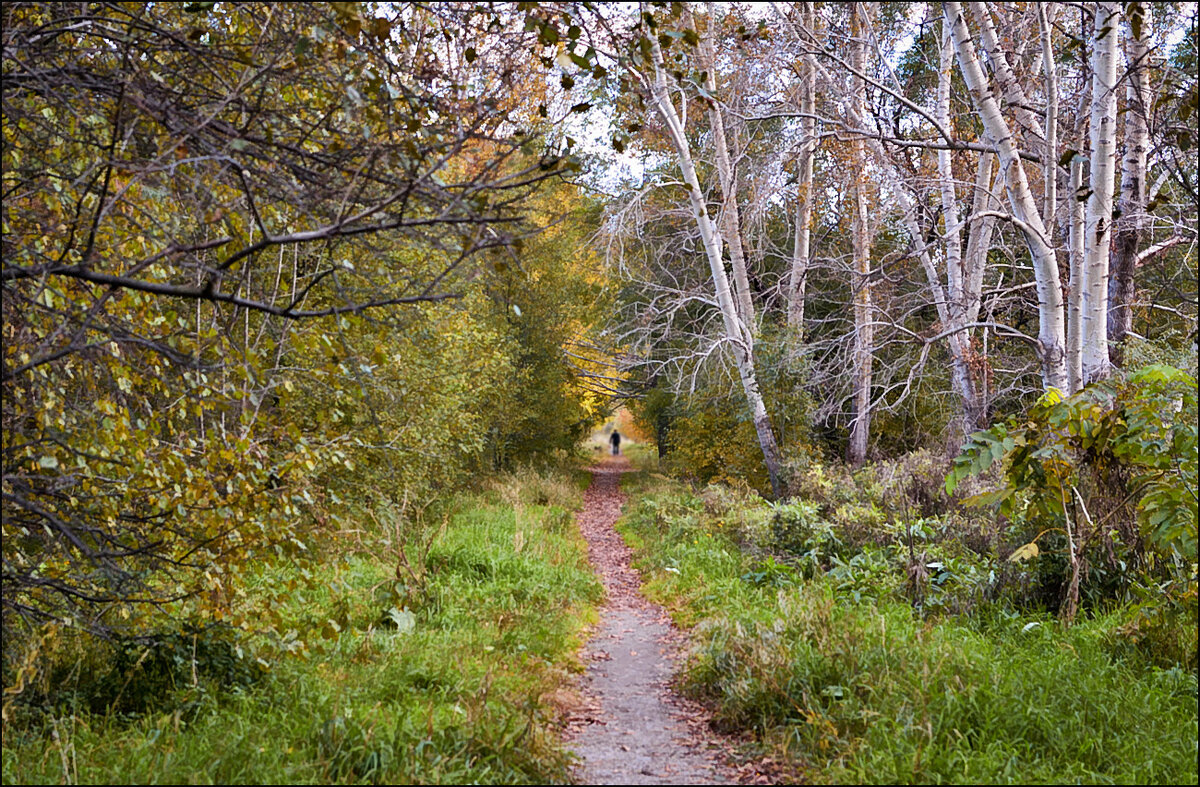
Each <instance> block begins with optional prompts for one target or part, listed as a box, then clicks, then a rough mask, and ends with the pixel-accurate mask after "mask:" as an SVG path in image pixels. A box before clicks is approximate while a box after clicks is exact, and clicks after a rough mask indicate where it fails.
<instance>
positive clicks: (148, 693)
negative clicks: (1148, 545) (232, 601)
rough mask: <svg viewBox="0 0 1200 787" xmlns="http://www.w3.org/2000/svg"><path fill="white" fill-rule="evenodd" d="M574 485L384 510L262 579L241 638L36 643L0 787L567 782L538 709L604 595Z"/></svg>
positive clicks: (529, 481)
mask: <svg viewBox="0 0 1200 787" xmlns="http://www.w3.org/2000/svg"><path fill="white" fill-rule="evenodd" d="M585 482H586V477H585V476H584V475H578V474H575V475H559V476H556V477H551V476H546V475H537V474H533V473H529V472H526V473H521V474H516V475H510V476H504V477H501V478H499V479H496V480H494V481H493V482H492V483H491V484H490V487H491V488H490V489H489V490H488V491H486V492H483V493H480V494H478V495H475V496H473V497H470V498H464V499H462V500H459V501H458V502H457V505H455V506H454V507H453V509H455V510H456V513H451V509H447V510H446V512H445V515H444V517H443V518H441V520H440V521H433V522H431V523H427V524H426V525H425V526H424V527H419V526H418V525H417V524H416V523H414V522H411V521H405V519H404V517H403V516H402V515H401V513H400V512H396V511H388V510H377V511H375V512H373V514H374V520H373V521H372V520H371V517H367V520H368V522H367V523H366V524H364V523H356V525H355V527H347V528H346V529H345V531H344V533H343V535H344V536H346V537H345V538H344V539H343V543H342V547H343V548H341V549H334V548H330V549H328V550H327V551H326V553H325V554H324V555H322V556H321V557H320V559H309V560H305V561H296V560H280V561H277V562H274V563H271V564H262V565H259V566H258V567H257V569H256V571H254V572H252V578H251V581H250V582H249V583H247V585H246V586H245V587H244V588H243V589H242V590H243V594H244V595H243V598H242V600H241V603H243V604H246V605H250V606H255V604H256V600H261V599H269V600H270V602H271V603H270V604H269V605H267V606H266V607H263V606H262V605H261V604H259V605H257V606H256V607H255V608H261V619H260V621H259V625H258V626H255V627H248V628H251V630H250V631H245V630H242V629H241V628H234V627H228V626H227V627H222V628H219V629H208V630H204V631H198V632H191V633H187V632H185V633H183V634H181V635H180V637H179V641H178V642H175V641H174V640H167V639H163V640H162V641H155V642H148V643H146V644H144V645H142V646H141V647H138V646H137V645H136V644H132V643H128V644H126V645H122V646H120V647H114V648H113V649H111V650H110V651H104V652H96V651H95V650H94V649H93V652H92V653H90V654H89V653H86V652H81V651H80V650H79V649H78V648H76V649H74V650H73V649H72V648H71V647H70V646H69V642H70V640H71V637H72V633H71V632H70V631H64V630H57V631H54V632H53V633H52V634H51V633H50V632H47V635H44V636H43V637H42V638H41V639H40V640H39V642H41V649H40V651H38V652H31V654H30V655H31V657H32V658H31V659H27V662H28V663H33V662H35V661H37V660H41V661H42V662H44V663H42V664H41V665H40V666H39V667H38V669H39V670H40V672H39V674H37V675H33V674H31V675H30V677H29V679H28V680H26V681H25V682H24V683H25V691H22V692H20V694H14V695H13V696H9V697H6V704H5V714H6V724H5V726H4V753H3V767H4V780H5V782H8V783H49V782H68V783H71V782H74V783H116V784H125V783H135V784H136V783H150V782H166V783H185V782H186V783H255V782H258V783H330V782H336V783H430V784H459V783H531V782H534V783H538V782H550V781H563V780H565V779H567V778H568V775H569V772H568V767H569V760H568V755H567V754H566V753H565V752H564V751H563V749H562V748H561V745H560V743H559V742H558V737H557V734H556V727H555V722H556V719H555V713H556V710H555V707H554V705H553V703H552V702H551V697H552V696H553V694H554V692H555V691H556V690H557V689H559V688H560V687H561V686H562V684H563V682H564V680H565V679H566V678H567V677H568V674H569V671H570V670H571V669H573V668H576V665H575V664H574V659H575V657H574V655H573V654H574V652H575V651H576V649H577V647H578V645H579V642H578V637H579V633H580V629H581V626H582V625H583V624H584V622H586V620H587V619H588V618H589V616H590V615H591V614H592V613H591V609H592V607H593V605H594V604H595V602H597V601H598V599H599V598H600V594H601V588H600V586H599V584H598V582H597V580H596V579H595V577H594V576H593V574H592V572H591V570H590V568H589V566H588V563H587V559H586V551H585V550H584V548H583V546H582V543H581V541H580V539H579V536H578V534H577V531H575V529H574V528H573V527H572V526H571V523H572V515H571V511H572V510H573V509H574V508H576V507H577V506H578V505H579V504H580V502H581V491H582V488H583V486H584V484H585ZM51 640H53V643H57V644H53V643H52V642H51ZM63 643H68V644H63ZM214 643H217V644H214ZM220 643H226V646H222V645H220ZM52 644H53V647H52ZM209 651H211V653H212V654H213V655H211V656H210V657H207V658H208V661H206V660H205V658H206V656H205V654H206V653H207V652H209ZM218 657H219V658H218ZM209 662H212V664H209ZM231 665H233V666H234V667H236V668H237V669H235V670H234V672H233V674H232V677H230V678H229V679H226V677H225V676H224V673H220V671H219V668H220V669H226V670H228V669H230V668H231ZM237 670H241V672H238V671H237ZM50 673H54V674H53V675H51V674H50ZM51 678H52V679H51ZM39 687H40V688H39ZM118 694H120V695H123V696H125V697H129V696H136V697H137V698H138V699H137V701H135V702H130V701H127V700H123V699H120V698H119V697H118V696H117V695H118ZM114 699H116V701H114Z"/></svg>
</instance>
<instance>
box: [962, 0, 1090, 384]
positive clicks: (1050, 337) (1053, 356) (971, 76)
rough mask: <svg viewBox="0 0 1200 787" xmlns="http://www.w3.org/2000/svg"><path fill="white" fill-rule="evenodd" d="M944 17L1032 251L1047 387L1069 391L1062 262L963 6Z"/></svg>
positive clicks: (1014, 210)
mask: <svg viewBox="0 0 1200 787" xmlns="http://www.w3.org/2000/svg"><path fill="white" fill-rule="evenodd" d="M943 11H944V14H945V18H946V22H947V24H948V25H949V26H950V31H951V35H952V36H953V41H954V50H955V53H956V54H957V56H958V64H959V68H960V70H961V71H962V74H963V80H964V81H965V82H966V84H967V89H968V91H969V92H970V94H971V100H972V102H973V103H974V105H975V109H976V111H977V112H978V114H979V118H980V120H981V121H982V122H983V126H984V130H985V132H986V133H987V135H988V136H989V137H991V138H992V139H993V140H995V143H996V152H997V155H998V156H999V157H1000V168H1001V171H1003V172H1004V179H1005V191H1006V192H1007V194H1008V201H1009V207H1010V208H1011V210H1012V213H1013V219H1014V220H1015V221H1014V223H1015V224H1016V225H1017V227H1018V228H1019V229H1020V230H1021V232H1022V234H1023V236H1024V238H1025V242H1026V244H1027V245H1028V247H1029V253H1030V258H1031V260H1032V262H1033V271H1034V280H1035V282H1036V285H1037V294H1038V354H1039V356H1040V361H1041V365H1042V384H1043V385H1044V386H1045V387H1046V388H1051V387H1053V388H1058V389H1060V390H1061V389H1064V388H1065V387H1066V386H1067V374H1066V364H1065V362H1064V359H1065V350H1064V345H1065V343H1066V342H1065V330H1064V327H1065V326H1064V325H1063V293H1062V285H1061V283H1060V281H1059V276H1058V260H1057V258H1056V257H1055V254H1054V248H1053V246H1052V245H1051V243H1050V240H1049V236H1048V234H1047V232H1046V228H1045V225H1044V224H1043V223H1042V217H1041V214H1040V213H1039V212H1038V208H1037V204H1036V202H1035V201H1034V199H1033V194H1032V193H1031V192H1030V190H1029V180H1028V178H1027V177H1026V174H1025V168H1024V166H1023V165H1022V163H1021V158H1020V154H1019V152H1018V150H1017V147H1016V142H1015V139H1014V138H1013V134H1012V131H1011V129H1010V128H1009V125H1008V122H1007V121H1006V120H1005V119H1004V116H1003V115H1002V114H1001V113H1000V106H999V104H998V103H997V102H996V97H995V96H994V95H993V94H992V91H991V88H990V86H989V85H988V82H987V79H986V77H985V76H984V74H983V67H982V66H981V65H980V63H979V56H978V55H977V54H976V51H975V44H974V43H973V42H972V40H971V36H970V33H969V32H968V31H967V25H966V20H965V19H964V18H963V13H962V7H961V4H959V3H956V2H947V3H943Z"/></svg>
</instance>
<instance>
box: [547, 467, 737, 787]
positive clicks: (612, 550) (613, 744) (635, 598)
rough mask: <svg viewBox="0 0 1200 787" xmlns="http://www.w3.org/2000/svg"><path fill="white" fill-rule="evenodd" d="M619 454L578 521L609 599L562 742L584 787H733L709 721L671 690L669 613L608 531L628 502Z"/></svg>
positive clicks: (678, 640) (673, 653)
mask: <svg viewBox="0 0 1200 787" xmlns="http://www.w3.org/2000/svg"><path fill="white" fill-rule="evenodd" d="M629 469H630V466H629V461H628V460H627V459H626V458H625V457H624V456H615V457H612V458H611V459H609V460H608V461H605V462H603V463H601V464H600V465H598V466H596V467H594V468H592V484H591V486H590V487H589V488H588V490H587V492H586V494H585V495H584V506H583V511H581V512H580V513H579V515H578V516H577V518H576V521H577V522H578V525H579V529H580V531H581V532H582V534H583V536H584V538H585V539H586V540H587V543H588V556H589V558H590V559H591V562H592V565H593V567H594V568H595V569H596V573H597V574H598V575H599V576H600V578H601V580H602V581H603V583H604V588H605V591H606V600H605V603H604V605H603V606H602V607H601V608H600V619H599V622H598V623H597V625H596V626H595V627H594V630H593V636H592V638H591V641H590V642H588V644H587V646H586V647H585V649H584V652H583V660H584V662H585V663H586V664H587V665H588V666H587V675H586V677H585V678H584V680H583V681H582V686H581V687H580V690H581V692H582V694H583V702H582V703H581V705H580V707H579V708H577V709H576V710H575V712H574V713H573V714H572V715H571V718H570V719H569V720H568V728H567V742H568V745H570V746H571V747H572V748H573V749H574V751H575V753H576V754H577V755H578V756H579V758H580V764H579V765H578V767H577V769H576V774H575V775H576V778H577V780H578V781H579V783H581V784H731V783H735V782H738V781H740V779H739V778H738V776H739V774H736V772H734V771H732V770H731V769H729V768H728V767H727V766H726V765H725V764H724V762H723V757H722V749H723V748H726V747H723V746H722V744H721V742H719V741H718V740H716V738H715V736H714V735H713V734H712V733H711V731H710V730H709V727H708V723H707V721H708V719H707V714H706V713H705V711H704V709H703V708H702V707H700V706H699V705H698V704H696V703H694V702H690V701H688V700H686V699H685V698H683V697H680V696H679V695H678V694H677V693H676V692H675V691H673V689H672V687H671V685H670V684H671V680H672V676H673V675H674V673H675V670H676V668H677V666H678V664H679V659H680V657H681V656H680V654H681V651H682V649H683V645H684V641H685V638H684V636H683V635H682V634H681V633H680V632H679V631H678V630H677V629H676V628H675V627H674V626H673V625H672V624H671V620H670V618H669V617H668V616H667V614H666V612H665V611H664V610H663V609H662V607H659V606H658V605H656V604H652V603H650V602H649V601H647V600H646V599H645V597H643V596H642V595H641V593H640V591H639V588H640V586H641V577H640V575H639V573H638V571H637V569H635V568H633V566H632V565H631V564H630V558H631V555H632V553H631V551H630V549H629V547H627V546H626V545H625V542H624V541H623V540H622V539H621V536H620V535H618V534H617V532H616V530H614V529H613V524H614V523H615V522H616V521H617V519H618V518H619V517H620V516H621V506H622V505H623V504H624V502H625V496H624V495H623V494H622V493H621V489H620V480H621V474H622V473H623V472H625V471H627V470H629Z"/></svg>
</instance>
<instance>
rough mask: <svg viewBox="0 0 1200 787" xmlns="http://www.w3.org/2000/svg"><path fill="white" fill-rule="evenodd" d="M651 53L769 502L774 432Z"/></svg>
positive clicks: (679, 127)
mask: <svg viewBox="0 0 1200 787" xmlns="http://www.w3.org/2000/svg"><path fill="white" fill-rule="evenodd" d="M650 44H651V54H652V57H653V63H652V64H651V66H652V67H653V69H654V80H653V84H652V86H651V103H652V104H653V107H654V109H655V111H657V112H658V114H659V116H660V117H661V118H662V120H663V123H664V125H665V126H666V129H667V135H668V136H669V137H670V139H671V143H672V145H673V146H674V148H675V154H676V159H677V160H678V162H679V168H680V170H682V172H683V180H684V183H685V184H686V185H687V188H688V203H689V205H690V207H691V210H692V217H693V218H694V219H695V221H696V227H697V229H698V230H699V232H700V238H701V241H702V243H703V245H704V253H705V256H706V257H707V258H708V265H709V269H710V271H711V272H712V280H713V289H714V290H715V291H716V296H717V305H718V308H719V309H720V311H721V319H722V324H723V325H724V327H725V338H726V339H727V340H728V341H729V343H730V345H731V346H732V348H733V357H734V362H735V363H736V365H737V370H738V376H739V378H740V379H741V382H742V390H743V392H744V393H745V396H746V403H747V405H748V406H749V408H750V412H751V417H752V418H753V420H754V428H755V431H756V432H757V433H758V441H759V446H760V447H761V449H762V452H763V461H764V463H765V464H766V466H767V474H768V476H769V477H770V479H771V490H772V492H773V493H774V495H775V497H777V498H779V497H782V496H783V494H784V489H783V483H782V479H781V474H780V467H781V461H780V456H779V446H778V444H777V443H776V441H775V433H774V431H773V429H772V428H771V421H770V418H769V416H768V414H767V407H766V403H765V402H764V401H763V397H762V392H761V391H760V390H759V387H758V378H757V375H756V374H755V370H754V355H753V352H752V348H751V347H750V345H749V343H748V341H747V337H748V335H749V331H748V329H747V328H746V326H745V324H743V323H742V321H741V318H740V317H739V316H738V311H737V306H736V304H735V303H734V299H733V293H732V292H731V291H730V287H729V277H728V276H727V275H726V272H725V262H724V260H723V259H722V254H721V238H720V235H719V234H718V233H717V231H716V229H715V228H714V227H713V222H712V219H711V218H710V217H709V215H708V208H707V207H706V206H705V202H704V193H703V192H702V191H701V190H700V180H699V178H698V177H697V176H696V167H695V165H694V163H693V161H692V153H691V148H690V147H689V145H688V141H687V136H686V134H685V133H684V132H685V130H684V127H683V122H682V121H681V120H680V117H679V113H678V112H677V111H676V109H675V105H674V104H673V103H671V97H670V94H669V92H668V89H667V77H666V69H665V67H664V64H663V57H662V49H661V48H660V47H659V45H658V42H657V41H656V40H655V39H654V38H653V37H651V38H650Z"/></svg>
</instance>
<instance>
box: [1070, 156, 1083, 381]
mask: <svg viewBox="0 0 1200 787" xmlns="http://www.w3.org/2000/svg"><path fill="white" fill-rule="evenodd" d="M1067 193H1068V194H1069V197H1068V199H1069V200H1070V202H1069V204H1068V208H1069V211H1068V215H1069V218H1068V221H1069V224H1068V230H1067V246H1068V249H1069V259H1070V266H1071V291H1070V292H1071V294H1070V301H1069V305H1068V307H1067V393H1075V392H1076V391H1078V390H1079V389H1080V388H1082V387H1083V291H1084V283H1083V282H1084V277H1083V217H1084V210H1083V203H1084V194H1083V156H1081V155H1078V154H1077V155H1076V156H1075V157H1074V158H1073V159H1072V160H1071V180H1070V185H1069V186H1068V189H1067Z"/></svg>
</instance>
